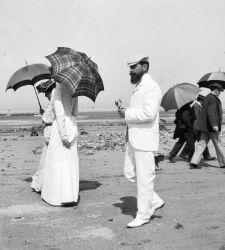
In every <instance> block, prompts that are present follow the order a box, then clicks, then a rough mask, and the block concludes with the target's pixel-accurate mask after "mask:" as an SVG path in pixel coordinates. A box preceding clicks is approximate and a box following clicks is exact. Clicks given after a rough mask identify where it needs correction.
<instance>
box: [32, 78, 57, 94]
mask: <svg viewBox="0 0 225 250" xmlns="http://www.w3.org/2000/svg"><path fill="white" fill-rule="evenodd" d="M54 85H55V81H54V80H52V79H50V80H48V81H47V82H42V83H40V84H39V85H38V86H37V87H36V89H37V91H38V93H45V92H46V91H48V90H49V89H50V88H51V87H52V88H54V87H55V86H54Z"/></svg>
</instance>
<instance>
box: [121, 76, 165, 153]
mask: <svg viewBox="0 0 225 250" xmlns="http://www.w3.org/2000/svg"><path fill="white" fill-rule="evenodd" d="M161 98H162V93H161V90H160V88H159V86H158V84H157V83H156V82H155V81H154V80H153V79H152V78H151V76H150V75H149V74H148V73H146V74H144V75H143V76H142V79H141V82H140V83H139V84H138V85H137V86H136V87H135V88H134V90H133V93H132V96H131V100H130V106H129V107H128V108H127V109H126V111H125V120H126V122H127V125H128V138H129V142H130V144H131V145H132V147H134V148H136V149H138V150H143V151H158V148H159V107H160V104H161Z"/></svg>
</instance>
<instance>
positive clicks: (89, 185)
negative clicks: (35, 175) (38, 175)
mask: <svg viewBox="0 0 225 250" xmlns="http://www.w3.org/2000/svg"><path fill="white" fill-rule="evenodd" d="M22 180H23V181H26V182H32V177H28V178H25V179H22ZM101 185H102V183H100V182H98V181H88V180H81V181H80V189H79V190H80V192H82V191H86V190H92V189H96V188H98V187H100V186H101Z"/></svg>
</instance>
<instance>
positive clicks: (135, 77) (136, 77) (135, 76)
mask: <svg viewBox="0 0 225 250" xmlns="http://www.w3.org/2000/svg"><path fill="white" fill-rule="evenodd" d="M142 76H143V74H134V73H133V74H130V81H131V83H138V82H139V81H140V80H141V78H142Z"/></svg>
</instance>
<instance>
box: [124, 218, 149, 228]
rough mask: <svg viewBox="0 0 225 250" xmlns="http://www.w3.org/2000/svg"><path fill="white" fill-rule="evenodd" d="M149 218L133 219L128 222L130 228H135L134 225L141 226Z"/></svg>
mask: <svg viewBox="0 0 225 250" xmlns="http://www.w3.org/2000/svg"><path fill="white" fill-rule="evenodd" d="M148 222H149V220H143V219H139V218H135V219H134V220H132V221H131V222H130V223H128V224H127V227H128V228H133V227H140V226H142V225H144V224H146V223H148Z"/></svg>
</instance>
